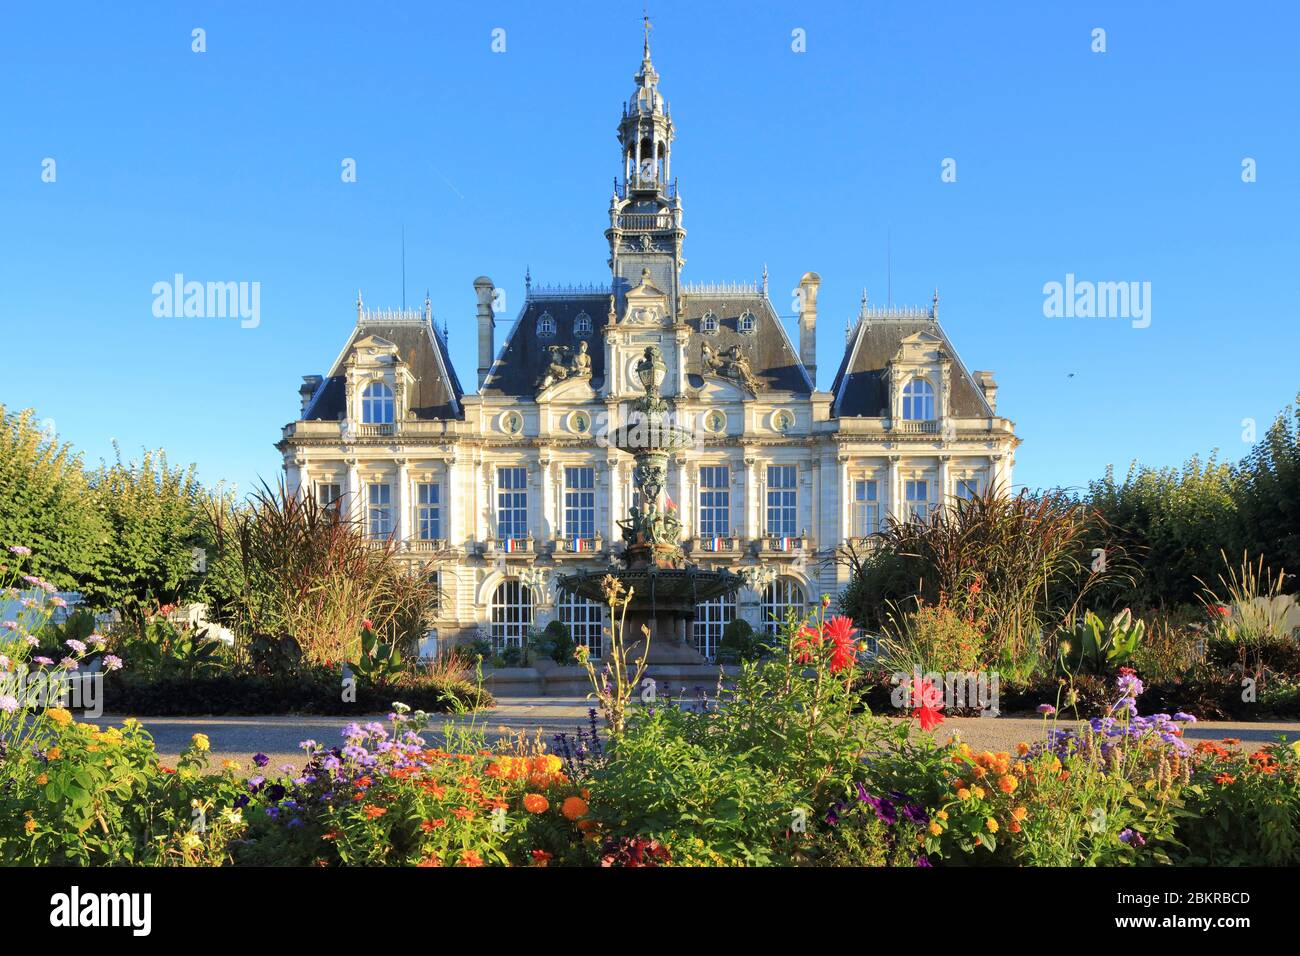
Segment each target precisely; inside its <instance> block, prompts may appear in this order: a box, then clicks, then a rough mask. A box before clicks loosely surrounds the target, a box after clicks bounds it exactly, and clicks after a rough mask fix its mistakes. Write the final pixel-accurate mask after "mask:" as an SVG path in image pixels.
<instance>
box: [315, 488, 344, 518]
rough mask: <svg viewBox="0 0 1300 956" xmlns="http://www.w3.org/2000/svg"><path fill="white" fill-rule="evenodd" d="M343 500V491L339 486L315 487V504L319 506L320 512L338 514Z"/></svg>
mask: <svg viewBox="0 0 1300 956" xmlns="http://www.w3.org/2000/svg"><path fill="white" fill-rule="evenodd" d="M342 500H343V489H342V487H341V486H339V485H322V484H318V485H317V486H316V504H318V505H320V507H321V510H322V511H332V512H334V514H338V513H339V511H340V509H341V507H342V504H341V502H342Z"/></svg>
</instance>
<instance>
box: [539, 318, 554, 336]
mask: <svg viewBox="0 0 1300 956" xmlns="http://www.w3.org/2000/svg"><path fill="white" fill-rule="evenodd" d="M554 336H555V319H554V318H553V317H552V316H551V313H549V312H543V313H542V315H541V318H539V319H538V320H537V337H538V338H542V339H549V338H554Z"/></svg>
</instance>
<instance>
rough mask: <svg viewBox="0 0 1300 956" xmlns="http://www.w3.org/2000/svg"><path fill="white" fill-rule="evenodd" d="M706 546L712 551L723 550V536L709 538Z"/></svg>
mask: <svg viewBox="0 0 1300 956" xmlns="http://www.w3.org/2000/svg"><path fill="white" fill-rule="evenodd" d="M706 547H707V548H708V549H709V550H710V551H721V550H722V539H721V538H709V540H708V544H707V545H706Z"/></svg>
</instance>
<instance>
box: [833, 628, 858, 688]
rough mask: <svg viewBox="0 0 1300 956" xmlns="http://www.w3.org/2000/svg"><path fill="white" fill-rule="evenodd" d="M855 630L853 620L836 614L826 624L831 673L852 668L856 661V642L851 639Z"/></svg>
mask: <svg viewBox="0 0 1300 956" xmlns="http://www.w3.org/2000/svg"><path fill="white" fill-rule="evenodd" d="M856 633H857V629H856V628H855V627H854V626H853V619H852V618H849V617H845V616H844V615H843V614H837V615H835V617H833V618H831V619H830V621H828V622H827V624H826V636H827V637H829V638H830V640H831V673H832V674H838V673H839V672H840V671H842V670H844V669H845V668H848V667H852V666H853V662H854V661H855V660H857V654H858V642H857V641H855V640H854V639H853V635H854V634H856Z"/></svg>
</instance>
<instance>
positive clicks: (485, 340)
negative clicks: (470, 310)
mask: <svg viewBox="0 0 1300 956" xmlns="http://www.w3.org/2000/svg"><path fill="white" fill-rule="evenodd" d="M494 290H495V287H494V286H493V285H492V280H491V279H489V278H488V277H487V276H479V277H478V278H477V279H475V280H474V294H475V295H476V296H478V387H479V390H480V391H481V390H482V389H483V383H484V382H485V381H486V380H487V377H488V372H489V371H491V369H492V360H493V359H494V358H495V357H496V335H495V334H494V330H495V329H496V322H495V321H494V319H493V318H492V293H493V291H494Z"/></svg>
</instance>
